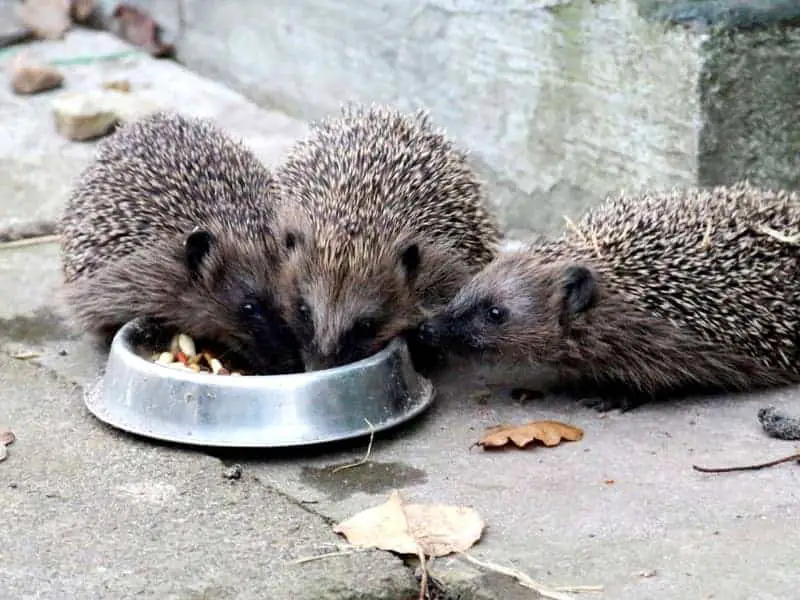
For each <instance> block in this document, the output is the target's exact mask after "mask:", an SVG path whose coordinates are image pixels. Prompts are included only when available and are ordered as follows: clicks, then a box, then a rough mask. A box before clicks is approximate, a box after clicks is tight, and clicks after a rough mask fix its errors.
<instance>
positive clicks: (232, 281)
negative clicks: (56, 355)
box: [59, 113, 302, 374]
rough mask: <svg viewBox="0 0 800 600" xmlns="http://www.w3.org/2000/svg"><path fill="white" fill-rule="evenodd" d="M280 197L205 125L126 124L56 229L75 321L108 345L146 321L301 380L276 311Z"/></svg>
mask: <svg viewBox="0 0 800 600" xmlns="http://www.w3.org/2000/svg"><path fill="white" fill-rule="evenodd" d="M277 197H278V196H277V193H276V188H275V182H274V180H273V178H272V175H271V173H270V172H269V171H268V170H267V169H266V168H265V167H264V166H263V165H262V164H261V163H260V162H259V161H258V159H257V158H256V157H255V155H253V154H252V153H251V152H250V151H249V150H248V149H246V148H245V147H244V146H243V145H241V144H240V143H238V142H235V141H233V140H232V139H230V138H229V137H228V136H227V135H225V134H224V133H223V132H222V131H220V130H219V129H218V128H217V127H216V126H214V125H212V124H211V123H210V122H209V121H205V120H200V119H196V118H190V117H186V116H182V115H179V114H174V113H158V114H156V115H151V116H148V117H145V118H143V119H140V120H138V121H136V122H134V123H131V124H129V125H127V126H124V127H123V128H121V129H120V130H118V131H117V132H116V133H114V134H113V135H112V136H111V137H109V138H107V139H106V140H104V141H103V142H101V143H100V145H99V149H98V152H97V156H96V159H95V161H94V162H93V163H92V164H91V165H90V166H89V167H88V168H87V169H86V170H85V171H84V172H83V173H82V174H81V176H80V177H79V179H78V181H77V182H76V184H75V186H74V189H73V191H72V194H71V196H70V197H69V199H68V201H67V205H66V209H65V211H64V214H63V217H62V219H61V221H60V223H59V232H60V235H61V257H62V269H63V274H64V288H63V299H64V302H65V304H66V306H67V308H68V311H69V315H70V319H71V321H72V322H73V324H74V325H76V326H77V327H78V328H79V329H81V330H84V331H87V332H89V333H91V334H94V335H96V336H98V337H99V338H100V339H101V340H102V341H105V343H108V341H109V340H110V337H111V335H112V334H113V333H114V332H115V331H116V330H117V329H119V327H120V326H121V325H123V324H124V323H125V322H127V321H129V320H131V319H134V318H137V317H148V318H150V319H152V320H155V321H157V322H158V323H160V324H161V325H163V326H164V327H168V328H173V329H175V330H177V331H180V332H185V333H188V334H189V335H191V336H192V337H193V338H195V339H202V340H207V341H210V342H213V343H218V344H220V345H222V346H223V347H224V349H225V351H226V352H229V353H232V354H233V355H234V356H237V357H239V358H240V359H242V360H244V361H245V362H246V363H247V366H248V368H249V369H252V370H253V371H254V372H258V373H264V374H271V373H281V372H293V371H302V364H301V363H300V362H299V353H298V347H297V343H296V341H295V339H294V337H293V336H292V334H291V332H290V331H289V330H288V327H287V325H286V323H285V322H284V321H283V319H282V318H281V316H280V313H279V311H278V309H277V306H276V305H275V295H274V291H275V290H274V277H273V273H274V272H275V271H276V270H277V266H276V265H277V260H278V256H279V254H278V250H279V249H278V247H277V244H276V242H275V239H274V236H273V234H272V226H273V221H274V214H275V200H276V199H277ZM226 356H227V355H226Z"/></svg>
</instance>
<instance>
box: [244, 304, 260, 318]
mask: <svg viewBox="0 0 800 600" xmlns="http://www.w3.org/2000/svg"><path fill="white" fill-rule="evenodd" d="M242 313H244V314H245V315H246V316H248V317H255V316H257V315H259V314H261V306H260V305H259V304H258V303H257V302H245V303H244V304H242Z"/></svg>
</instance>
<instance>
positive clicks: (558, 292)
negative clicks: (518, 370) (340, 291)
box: [418, 253, 597, 363]
mask: <svg viewBox="0 0 800 600" xmlns="http://www.w3.org/2000/svg"><path fill="white" fill-rule="evenodd" d="M596 293H597V285H596V279H595V277H594V275H593V274H592V272H591V271H590V270H589V269H588V268H586V267H584V266H581V265H563V264H561V265H558V264H547V263H546V262H542V263H539V262H537V261H536V260H535V257H534V260H533V261H531V260H529V259H528V257H526V256H525V255H523V254H521V253H513V254H508V255H504V256H501V257H500V258H498V259H496V260H495V261H494V262H492V263H490V264H489V265H488V266H487V267H486V268H485V269H484V270H483V271H481V272H480V273H478V274H477V275H475V277H473V278H472V279H471V280H470V281H469V283H467V285H465V286H464V287H463V288H462V289H461V291H459V293H458V294H457V295H456V297H455V298H454V299H453V300H452V302H450V304H449V305H448V306H447V307H446V308H445V309H444V310H442V311H440V312H439V313H438V314H436V315H434V316H433V317H432V318H430V319H429V320H427V321H426V322H425V323H423V324H422V325H421V326H420V327H419V329H418V336H419V338H420V341H421V342H422V343H423V344H425V345H428V346H434V347H439V348H441V349H443V350H446V351H449V352H452V353H454V354H457V355H462V356H476V357H477V356H480V357H481V358H482V359H483V360H485V361H489V362H492V361H499V360H503V361H512V362H516V361H518V360H520V359H523V358H524V359H525V360H526V361H533V362H538V363H547V362H549V361H550V360H552V359H551V357H553V356H554V355H555V354H556V353H557V352H558V350H559V348H560V346H561V342H562V341H563V338H564V331H565V327H567V326H568V324H569V322H570V320H571V319H572V318H573V317H574V316H575V315H577V314H580V313H584V312H586V311H588V310H589V309H590V308H591V307H592V306H593V304H594V302H595V299H596Z"/></svg>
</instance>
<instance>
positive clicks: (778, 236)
mask: <svg viewBox="0 0 800 600" xmlns="http://www.w3.org/2000/svg"><path fill="white" fill-rule="evenodd" d="M756 231H757V232H758V233H763V234H764V235H768V236H769V237H771V238H773V239H775V240H777V241H779V242H781V243H783V244H792V245H795V244H800V233H795V234H794V235H786V234H785V233H781V232H780V231H777V230H775V229H773V228H772V227H769V226H767V225H759V226H758V227H756Z"/></svg>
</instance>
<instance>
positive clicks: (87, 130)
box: [52, 90, 160, 141]
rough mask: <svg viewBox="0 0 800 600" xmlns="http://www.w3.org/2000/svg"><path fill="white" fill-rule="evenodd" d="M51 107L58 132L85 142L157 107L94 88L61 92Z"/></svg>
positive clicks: (122, 94)
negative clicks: (89, 90) (83, 90)
mask: <svg viewBox="0 0 800 600" xmlns="http://www.w3.org/2000/svg"><path fill="white" fill-rule="evenodd" d="M52 109H53V115H54V117H55V123H56V131H58V133H59V134H60V135H62V136H64V137H65V138H67V139H70V140H73V141H85V140H91V139H95V138H98V137H102V136H104V135H107V134H109V133H110V132H111V131H112V130H113V128H114V127H115V126H116V125H117V124H118V123H120V122H123V123H124V122H130V121H134V120H136V119H138V118H140V117H144V116H146V115H148V114H151V113H153V112H156V111H158V110H159V109H160V107H159V106H158V105H156V104H153V103H151V102H149V101H147V100H145V99H144V98H141V97H140V96H138V95H136V94H130V93H123V92H117V91H114V90H94V91H91V92H80V93H79V92H70V93H65V94H62V95H61V96H59V97H58V98H56V99H55V100H54V101H53V105H52Z"/></svg>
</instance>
